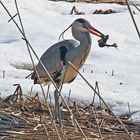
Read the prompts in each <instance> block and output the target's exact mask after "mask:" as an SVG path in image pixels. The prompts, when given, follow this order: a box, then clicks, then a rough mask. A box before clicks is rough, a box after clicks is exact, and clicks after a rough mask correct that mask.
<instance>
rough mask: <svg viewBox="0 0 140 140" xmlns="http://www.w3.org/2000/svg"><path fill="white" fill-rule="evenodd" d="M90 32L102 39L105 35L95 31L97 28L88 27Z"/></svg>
mask: <svg viewBox="0 0 140 140" xmlns="http://www.w3.org/2000/svg"><path fill="white" fill-rule="evenodd" d="M88 32H89V33H91V34H93V35H96V36H98V37H101V36H103V35H104V34H103V33H101V32H100V31H98V30H97V29H95V28H94V27H92V26H89V27H88Z"/></svg>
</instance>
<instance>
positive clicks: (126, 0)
mask: <svg viewBox="0 0 140 140" xmlns="http://www.w3.org/2000/svg"><path fill="white" fill-rule="evenodd" d="M125 2H126V5H127V7H128V10H129V13H130V16H131V18H132V21H133V23H134V26H135V28H136V31H137V34H138V37H139V39H140V32H139V29H138V27H137V24H136V21H135V19H134V16H133V14H132V11H131V8H130V6H129V3H128V0H125Z"/></svg>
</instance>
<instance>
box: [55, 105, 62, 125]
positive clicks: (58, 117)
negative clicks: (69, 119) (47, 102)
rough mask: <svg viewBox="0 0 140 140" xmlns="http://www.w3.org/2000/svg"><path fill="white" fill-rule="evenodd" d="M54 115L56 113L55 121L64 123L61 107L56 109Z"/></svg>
mask: <svg viewBox="0 0 140 140" xmlns="http://www.w3.org/2000/svg"><path fill="white" fill-rule="evenodd" d="M54 115H55V122H56V123H57V124H60V125H62V118H61V110H60V108H59V107H58V108H56V109H55V111H54Z"/></svg>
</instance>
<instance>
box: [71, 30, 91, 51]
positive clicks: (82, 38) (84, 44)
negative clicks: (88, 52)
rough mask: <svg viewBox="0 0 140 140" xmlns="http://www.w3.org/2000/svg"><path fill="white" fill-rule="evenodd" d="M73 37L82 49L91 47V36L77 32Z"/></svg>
mask: <svg viewBox="0 0 140 140" xmlns="http://www.w3.org/2000/svg"><path fill="white" fill-rule="evenodd" d="M73 37H74V38H75V39H76V40H78V41H79V42H80V45H79V47H80V48H81V49H83V48H85V49H86V48H88V47H91V36H90V34H89V33H87V32H85V33H83V32H75V33H74V34H73Z"/></svg>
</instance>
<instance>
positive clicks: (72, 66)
mask: <svg viewBox="0 0 140 140" xmlns="http://www.w3.org/2000/svg"><path fill="white" fill-rule="evenodd" d="M68 63H69V65H70V66H71V67H72V68H73V69H74V70H75V71H76V72H77V73H78V74H79V75H80V76H81V77H82V79H83V80H84V81H85V82H86V83H87V84H88V85H89V87H90V88H91V89H92V90H93V91H94V92H95V93H96V95H98V97H99V98H100V99H101V100H102V102H103V103H104V105H105V106H106V107H107V108H108V110H109V111H110V112H111V113H112V114H113V115H114V117H115V118H116V119H117V120H118V121H119V123H120V124H121V125H122V126H123V128H124V130H125V131H126V133H127V134H128V136H129V138H130V139H131V140H134V139H133V138H132V136H131V135H130V133H129V131H128V130H127V128H126V127H125V125H124V124H123V122H122V121H121V120H120V119H119V118H118V116H116V115H115V114H114V112H113V111H112V110H111V109H110V107H109V106H108V105H107V103H106V102H105V101H104V99H103V98H102V97H101V95H100V94H98V92H97V91H96V90H95V89H94V88H93V86H92V85H91V84H90V83H89V82H88V81H87V80H86V79H85V77H84V76H83V75H82V74H81V73H80V72H79V71H78V70H77V68H76V67H75V66H74V65H73V64H72V63H71V62H70V61H68Z"/></svg>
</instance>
